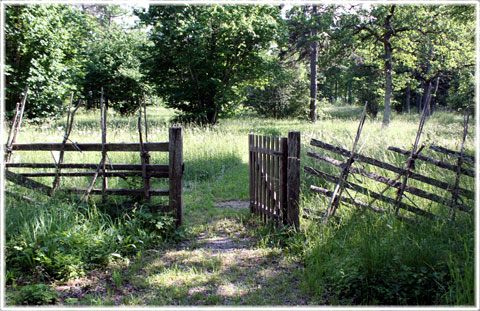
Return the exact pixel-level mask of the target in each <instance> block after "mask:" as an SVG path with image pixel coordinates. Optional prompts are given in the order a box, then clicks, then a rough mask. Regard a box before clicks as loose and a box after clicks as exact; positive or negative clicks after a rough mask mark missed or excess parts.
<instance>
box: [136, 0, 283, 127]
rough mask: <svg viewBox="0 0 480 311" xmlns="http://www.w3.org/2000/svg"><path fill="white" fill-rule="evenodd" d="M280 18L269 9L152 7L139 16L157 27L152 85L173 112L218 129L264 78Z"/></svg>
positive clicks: (151, 63) (153, 36)
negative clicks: (220, 120)
mask: <svg viewBox="0 0 480 311" xmlns="http://www.w3.org/2000/svg"><path fill="white" fill-rule="evenodd" d="M279 15H280V12H279V9H278V8H276V7H271V6H240V5H224V6H214V5H209V6H194V5H193V6H192V5H187V6H150V7H149V11H148V12H146V13H143V14H140V17H141V19H142V20H143V22H144V23H146V24H149V25H152V26H153V28H152V30H151V33H150V39H151V40H152V41H153V44H154V45H153V47H152V48H151V49H150V53H151V55H152V57H151V58H150V59H149V61H148V62H146V64H145V66H146V69H147V70H148V73H149V78H150V80H151V82H152V83H155V85H156V86H157V90H158V92H159V93H160V94H161V95H162V96H163V98H164V99H165V101H166V104H167V105H168V106H169V107H171V108H175V109H178V110H180V111H181V112H183V113H186V114H187V115H189V116H191V117H195V118H196V121H198V122H200V123H211V124H215V123H216V122H217V121H218V118H219V117H222V116H225V115H228V114H229V113H231V112H233V111H235V109H236V107H237V106H238V99H239V95H240V91H241V89H242V88H243V87H244V85H245V84H248V83H253V82H254V81H255V80H256V79H258V78H260V77H262V74H263V70H262V67H263V63H264V61H263V58H262V57H261V56H262V53H263V52H265V51H266V50H267V49H268V48H270V47H271V44H272V42H273V41H274V40H275V39H276V37H277V32H278V27H279V22H278V19H279Z"/></svg>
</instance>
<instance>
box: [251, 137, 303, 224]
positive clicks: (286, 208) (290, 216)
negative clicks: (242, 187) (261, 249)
mask: <svg viewBox="0 0 480 311" xmlns="http://www.w3.org/2000/svg"><path fill="white" fill-rule="evenodd" d="M248 145H249V162H250V211H251V212H252V213H254V214H256V215H259V216H261V217H262V218H263V220H264V221H268V220H273V221H275V222H277V223H282V224H285V225H292V226H294V227H295V228H298V227H299V210H298V202H299V192H300V133H299V132H289V133H288V138H286V137H282V138H279V137H267V136H258V135H253V134H250V135H249V136H248Z"/></svg>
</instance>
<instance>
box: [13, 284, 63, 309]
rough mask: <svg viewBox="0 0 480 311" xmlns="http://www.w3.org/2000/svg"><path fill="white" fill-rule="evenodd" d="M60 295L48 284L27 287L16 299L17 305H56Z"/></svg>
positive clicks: (22, 289) (21, 290)
mask: <svg viewBox="0 0 480 311" xmlns="http://www.w3.org/2000/svg"><path fill="white" fill-rule="evenodd" d="M57 298H58V293H57V292H55V291H54V290H53V289H52V288H51V287H50V286H48V285H46V284H34V285H25V286H23V287H21V288H20V290H19V291H18V292H17V294H16V295H15V298H14V303H15V304H16V305H44V304H51V303H54V302H55V301H56V300H57Z"/></svg>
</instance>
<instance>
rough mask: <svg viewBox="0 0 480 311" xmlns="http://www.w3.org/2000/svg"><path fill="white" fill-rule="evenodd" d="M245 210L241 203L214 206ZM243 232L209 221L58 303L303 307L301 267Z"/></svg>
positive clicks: (235, 221) (244, 227) (235, 223)
mask: <svg viewBox="0 0 480 311" xmlns="http://www.w3.org/2000/svg"><path fill="white" fill-rule="evenodd" d="M245 207H247V208H248V202H247V203H245V202H244V201H231V202H227V203H225V202H222V203H219V204H217V206H216V208H233V209H238V210H240V209H244V208H245ZM248 226H249V224H245V223H242V221H240V219H239V218H235V217H231V218H224V219H216V220H213V221H210V222H208V223H207V224H206V225H204V226H202V228H201V230H198V231H197V232H195V233H194V234H193V236H192V238H191V239H189V240H188V241H185V242H183V243H181V244H179V245H172V248H167V249H163V250H152V251H150V252H147V254H146V255H145V256H144V257H143V258H142V259H141V260H140V261H137V262H133V263H130V264H129V266H128V267H124V268H123V269H121V270H120V269H119V270H115V271H116V272H113V271H108V272H107V273H105V274H104V275H100V276H98V277H97V279H96V280H94V281H93V282H90V284H88V285H87V286H85V284H83V289H81V290H80V291H79V289H78V288H77V289H75V288H70V289H66V290H65V291H64V294H63V298H64V301H65V298H67V297H69V298H72V297H73V298H75V299H80V300H85V299H87V298H88V299H90V300H95V299H101V298H100V297H103V299H102V300H103V302H104V303H106V304H113V305H143V304H145V305H304V304H308V302H309V301H308V298H307V296H306V295H305V294H303V293H302V292H301V291H300V285H299V279H300V275H301V273H302V269H301V266H300V265H299V264H298V263H297V262H295V261H294V260H292V259H288V258H285V257H284V255H283V254H282V251H281V250H280V249H277V248H270V247H261V246H259V241H258V237H256V236H254V235H252V234H251V232H250V231H249V230H248ZM75 290H76V292H75ZM106 297H108V298H106ZM79 302H80V301H79Z"/></svg>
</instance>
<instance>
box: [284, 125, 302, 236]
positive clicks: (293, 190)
mask: <svg viewBox="0 0 480 311" xmlns="http://www.w3.org/2000/svg"><path fill="white" fill-rule="evenodd" d="M299 201H300V132H288V164H287V222H288V224H290V225H293V226H294V228H295V229H298V228H299V226H300V218H299V208H298V203H299Z"/></svg>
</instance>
